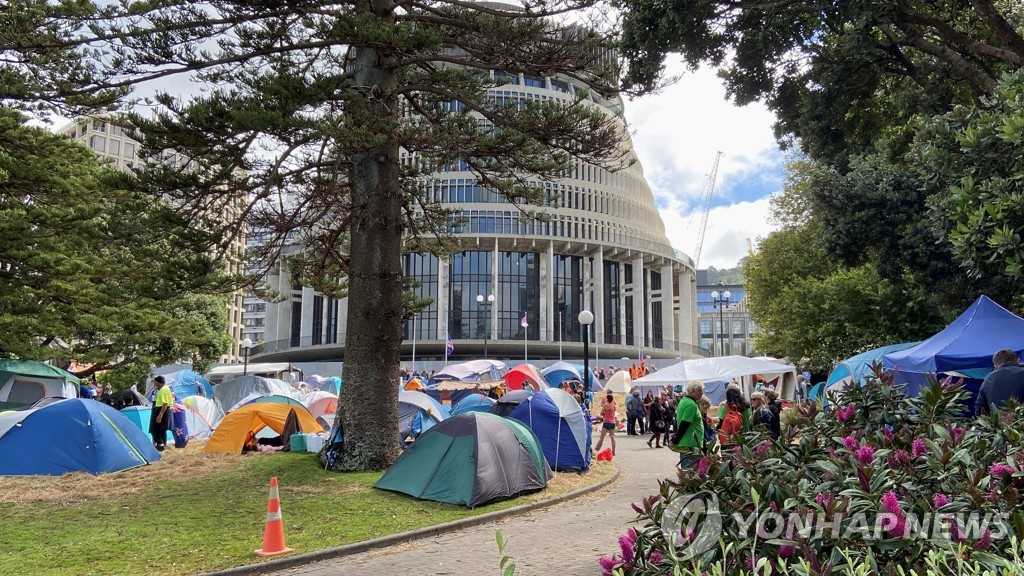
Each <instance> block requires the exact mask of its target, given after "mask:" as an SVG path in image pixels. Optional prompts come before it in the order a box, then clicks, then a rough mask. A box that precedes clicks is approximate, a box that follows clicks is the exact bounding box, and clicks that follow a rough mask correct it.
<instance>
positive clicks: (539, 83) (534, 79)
mask: <svg viewBox="0 0 1024 576" xmlns="http://www.w3.org/2000/svg"><path fill="white" fill-rule="evenodd" d="M523 85H525V86H533V87H534V88H543V87H544V79H543V78H541V77H539V76H530V75H529V74H524V75H523Z"/></svg>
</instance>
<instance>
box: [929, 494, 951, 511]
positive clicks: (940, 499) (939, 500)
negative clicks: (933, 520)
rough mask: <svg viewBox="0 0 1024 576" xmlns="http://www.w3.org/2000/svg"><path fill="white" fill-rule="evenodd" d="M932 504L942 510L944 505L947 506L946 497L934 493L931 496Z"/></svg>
mask: <svg viewBox="0 0 1024 576" xmlns="http://www.w3.org/2000/svg"><path fill="white" fill-rule="evenodd" d="M932 503H933V504H935V508H936V509H938V508H942V507H943V506H945V505H946V504H949V498H947V497H946V495H945V494H943V493H942V492H936V493H935V494H932Z"/></svg>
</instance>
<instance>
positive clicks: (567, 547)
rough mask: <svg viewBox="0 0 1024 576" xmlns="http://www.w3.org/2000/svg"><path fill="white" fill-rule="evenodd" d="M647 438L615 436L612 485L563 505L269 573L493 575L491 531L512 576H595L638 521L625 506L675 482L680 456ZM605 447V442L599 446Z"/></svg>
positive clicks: (306, 575) (496, 559)
mask: <svg viewBox="0 0 1024 576" xmlns="http://www.w3.org/2000/svg"><path fill="white" fill-rule="evenodd" d="M647 438H648V436H626V435H625V434H619V435H617V437H616V440H617V442H618V445H617V446H616V449H615V451H616V454H617V458H616V459H617V461H618V466H619V469H620V470H621V474H620V475H619V478H618V479H617V480H616V481H615V482H614V483H612V484H611V485H609V486H607V487H605V488H603V489H601V490H599V491H597V492H596V493H594V494H588V495H585V496H582V497H580V498H576V499H573V500H570V501H568V502H565V503H562V504H558V505H555V506H552V507H550V508H543V509H538V510H534V511H532V512H528V513H526V514H523V515H519V516H515V517H512V518H506V519H504V520H501V521H496V522H490V523H487V524H483V525H480V526H475V527H472V528H466V529H463V530H459V531H457V532H450V533H447V534H442V535H440V536H435V537H432V538H426V539H424V540H421V541H419V542H410V543H406V544H401V545H398V546H392V547H389V548H385V549H380V550H373V551H370V552H364V553H362V554H356V555H352V556H344V557H341V558H335V559H332V560H325V561H323V562H316V563H314V564H308V565H306V566H300V567H298V568H290V569H287V570H282V571H280V572H275V573H274V574H277V575H279V576H296V575H302V576H335V575H344V574H424V575H426V574H438V575H449V576H478V575H481V574H484V575H486V574H493V575H495V576H499V575H500V574H501V570H500V569H499V567H498V563H499V562H500V560H501V556H500V555H499V554H498V545H497V543H496V542H495V540H494V533H495V531H496V530H501V532H502V534H503V535H504V536H505V539H506V540H507V541H508V542H507V544H506V547H505V555H507V556H509V557H511V559H512V561H513V562H515V564H516V575H517V576H540V575H547V574H551V575H555V574H557V575H566V576H572V575H575V576H600V574H601V567H600V566H599V565H598V563H597V558H598V556H600V555H602V554H612V553H614V552H617V551H618V543H617V540H618V537H619V535H621V534H623V533H625V531H626V530H627V529H629V527H630V526H631V522H632V521H633V520H634V519H635V518H636V513H635V512H633V509H632V508H631V507H630V504H631V503H633V502H639V501H640V500H641V499H642V498H644V497H645V496H650V495H652V494H656V493H657V486H658V485H657V481H658V480H659V479H661V478H669V477H673V478H674V477H675V476H674V475H675V464H676V462H678V460H679V455H678V454H676V453H675V452H672V451H671V450H669V449H668V448H661V449H652V448H648V447H647ZM607 446H608V443H607V441H606V442H605V447H607Z"/></svg>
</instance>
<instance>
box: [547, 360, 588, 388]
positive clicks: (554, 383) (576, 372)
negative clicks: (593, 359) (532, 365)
mask: <svg viewBox="0 0 1024 576" xmlns="http://www.w3.org/2000/svg"><path fill="white" fill-rule="evenodd" d="M540 373H541V374H543V375H544V380H546V381H547V383H548V386H551V387H552V388H558V387H559V386H561V384H562V382H565V381H566V380H575V381H577V382H579V383H580V384H582V383H583V365H582V364H570V363H568V362H555V363H554V364H552V365H551V366H548V367H547V368H545V369H543V370H541V371H540ZM589 376H590V390H591V391H592V392H593V391H598V390H601V388H602V386H601V382H599V381H598V379H597V378H595V377H594V373H593V372H591V373H590V374H589Z"/></svg>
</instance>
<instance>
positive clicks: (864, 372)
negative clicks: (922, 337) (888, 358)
mask: <svg viewBox="0 0 1024 576" xmlns="http://www.w3.org/2000/svg"><path fill="white" fill-rule="evenodd" d="M918 344H919V342H903V343H901V344H890V345H889V346H882V347H881V348H875V349H874V350H868V351H867V352H861V353H860V354H857V355H856V356H851V357H849V358H847V359H846V360H843V361H842V362H840V363H838V364H836V367H835V368H833V369H832V373H831V374H829V375H828V380H827V381H826V382H825V387H826V388H828V387H831V386H833V385H835V384H839V383H840V382H841V381H842V382H843V383H845V382H848V381H852V380H857V381H860V382H861V383H863V381H864V379H865V378H866V377H867V376H869V375H870V374H871V366H872V365H873V364H881V362H882V356H884V355H886V354H888V353H890V352H899V351H900V350H906V349H907V348H910V347H911V346H917V345H918Z"/></svg>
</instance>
